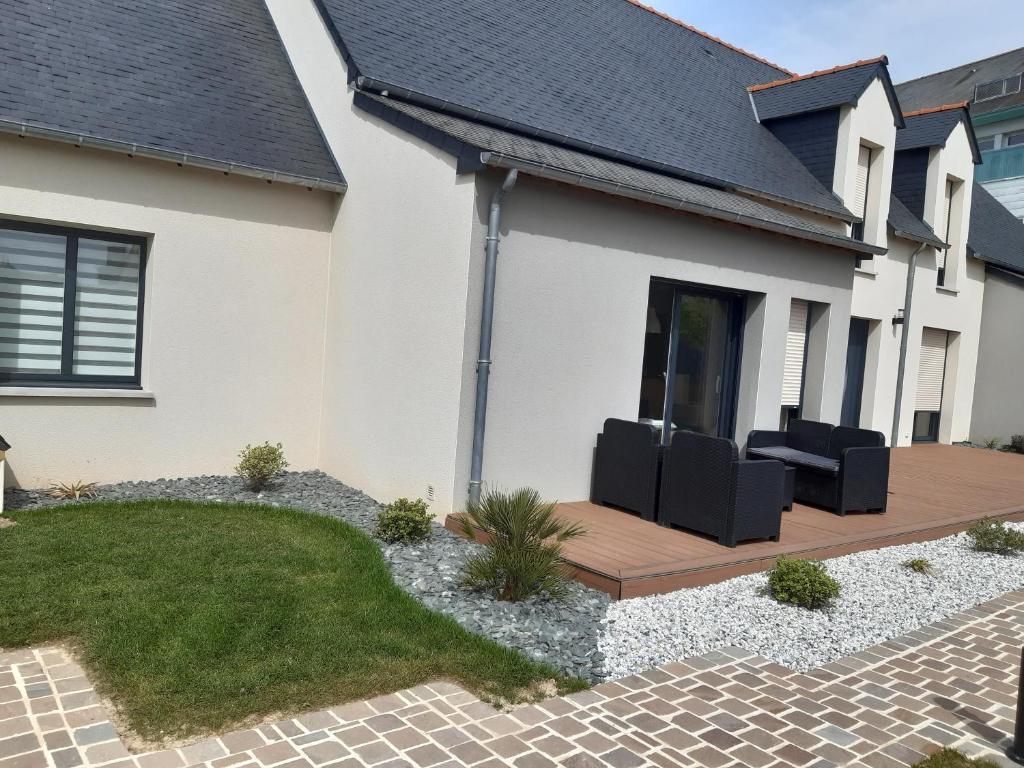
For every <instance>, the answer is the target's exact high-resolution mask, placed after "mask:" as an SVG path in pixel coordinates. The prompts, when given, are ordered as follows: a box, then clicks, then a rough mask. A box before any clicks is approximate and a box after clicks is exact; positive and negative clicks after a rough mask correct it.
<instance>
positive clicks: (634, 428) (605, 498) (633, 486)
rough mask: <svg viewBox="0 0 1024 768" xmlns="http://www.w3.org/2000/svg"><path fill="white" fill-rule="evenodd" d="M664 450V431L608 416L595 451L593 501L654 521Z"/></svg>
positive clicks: (591, 498) (591, 496) (591, 497)
mask: <svg viewBox="0 0 1024 768" xmlns="http://www.w3.org/2000/svg"><path fill="white" fill-rule="evenodd" d="M661 453H662V450H661V430H659V429H656V428H654V427H652V426H651V425H649V424H640V423H638V422H636V421H625V420H623V419H605V422H604V430H603V431H602V432H601V434H599V435H598V436H597V449H596V450H595V452H594V476H593V479H592V482H591V494H590V500H591V501H593V502H594V503H595V504H601V505H606V506H612V507H619V508H620V509H625V510H628V511H630V512H636V513H637V514H639V515H640V517H642V518H643V519H644V520H651V521H653V520H654V519H655V515H656V513H657V503H658V478H659V476H660V470H661Z"/></svg>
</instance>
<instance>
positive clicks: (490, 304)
mask: <svg viewBox="0 0 1024 768" xmlns="http://www.w3.org/2000/svg"><path fill="white" fill-rule="evenodd" d="M518 176H519V171H517V170H516V169H515V168H513V169H512V170H510V171H509V172H508V175H507V176H505V181H504V182H503V183H502V185H501V186H500V187H498V188H497V189H496V190H494V195H493V196H492V197H491V208H490V213H489V215H488V217H487V246H486V248H485V250H484V296H483V308H482V310H481V312H480V354H479V355H477V361H476V411H475V413H474V416H473V460H472V465H471V466H470V470H469V500H470V501H472V502H474V503H475V502H477V501H479V500H480V485H481V482H482V481H481V477H482V475H483V466H484V427H485V426H486V422H487V382H488V380H489V379H490V375H491V331H492V329H493V324H494V282H495V277H496V273H497V270H498V241H499V240H500V238H501V202H502V199H503V198H504V197H505V195H506V194H507V193H508V191H509V190H510V189H512V187H513V186H515V183H516V178H517V177H518Z"/></svg>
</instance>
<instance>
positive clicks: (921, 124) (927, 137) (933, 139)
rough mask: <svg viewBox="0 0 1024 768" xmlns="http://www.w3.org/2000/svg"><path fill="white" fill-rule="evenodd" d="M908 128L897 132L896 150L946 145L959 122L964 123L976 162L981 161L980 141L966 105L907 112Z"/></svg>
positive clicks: (905, 118)
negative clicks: (976, 136)
mask: <svg viewBox="0 0 1024 768" xmlns="http://www.w3.org/2000/svg"><path fill="white" fill-rule="evenodd" d="M903 117H904V120H905V121H906V124H907V125H906V128H903V129H901V130H899V131H897V132H896V151H897V152H902V151H903V150H905V149H918V148H920V147H944V146H946V139H948V138H949V134H951V133H952V132H953V129H954V128H955V127H956V126H957V123H963V124H964V127H965V128H966V129H967V138H968V139H969V140H970V143H971V153H972V154H973V155H974V162H975V164H978V163H980V162H981V152H980V151H979V150H978V141H977V139H975V137H974V128H973V127H972V126H971V118H970V115H969V114H968V112H967V109H966V106H965V105H961V104H958V105H950V106H949V107H948V108H942V109H933V110H928V111H925V112H921V113H918V114H914V113H912V112H911V113H908V114H905V115H904V116H903Z"/></svg>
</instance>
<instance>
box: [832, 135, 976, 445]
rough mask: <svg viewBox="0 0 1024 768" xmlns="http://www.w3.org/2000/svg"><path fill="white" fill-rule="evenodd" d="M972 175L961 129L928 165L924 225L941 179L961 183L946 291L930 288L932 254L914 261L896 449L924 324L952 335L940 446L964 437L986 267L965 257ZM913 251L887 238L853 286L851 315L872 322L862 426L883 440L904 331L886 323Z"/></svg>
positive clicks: (907, 423)
mask: <svg viewBox="0 0 1024 768" xmlns="http://www.w3.org/2000/svg"><path fill="white" fill-rule="evenodd" d="M973 169H974V166H973V161H972V159H971V153H970V145H969V143H968V140H967V134H966V132H965V131H964V128H963V126H962V125H960V126H957V128H956V129H954V131H953V133H952V134H951V136H950V137H949V139H948V140H947V143H946V147H945V148H941V149H940V148H935V149H933V150H932V152H931V155H930V159H929V167H928V180H927V184H928V190H927V193H926V196H925V215H924V218H925V221H927V222H928V223H929V224H932V223H934V222H935V221H936V220H937V219H936V217H937V216H938V212H939V208H940V206H941V197H942V184H943V183H944V181H945V179H946V178H947V177H953V178H956V179H960V180H964V181H966V183H964V184H962V185H961V186H960V190H961V195H962V196H963V199H962V203H961V205H960V208H959V212H960V215H959V217H958V218H957V220H956V221H954V222H953V225H952V226H951V230H950V237H951V240H953V241H954V242H953V243H952V244H953V248H952V249H951V250H950V254H949V255H948V256H947V265H948V266H947V273H946V274H947V276H946V285H947V287H940V286H938V285H937V284H936V283H937V278H936V251H935V249H934V248H925V249H924V250H923V251H922V252H921V253H920V254H919V256H918V261H917V271H916V273H915V279H914V298H913V304H912V309H911V318H910V323H909V325H908V326H906V332H907V334H908V336H907V339H908V342H907V367H906V374H905V379H904V387H903V400H902V405H901V408H900V430H899V441H898V445H909V444H910V443H911V432H912V427H913V416H914V401H915V398H916V394H917V373H918V365H919V359H920V349H921V329H922V328H923V327H925V326H928V327H932V328H940V329H943V330H947V331H951V332H953V334H951V337H950V341H951V344H950V349H949V350H948V352H947V364H946V377H945V382H944V387H943V402H942V415H941V417H940V421H939V439H940V440H941V441H942V442H946V443H948V442H954V441H958V440H965V439H967V437H968V434H969V432H970V424H971V408H972V405H973V400H974V377H975V365H976V361H977V354H978V340H979V334H980V326H981V308H982V299H983V296H984V281H985V270H984V266H983V265H982V264H981V263H980V262H978V261H976V260H974V259H968V258H967V256H966V233H967V217H968V216H969V212H970V204H971V201H970V193H971V185H970V179H971V178H972V174H973ZM916 247H917V245H916V244H914V243H911V242H909V241H905V240H901V239H899V238H895V237H890V238H889V253H888V254H886V255H883V256H876V257H875V258H874V259H873V260H872V261H871V262H867V263H866V264H865V269H864V270H858V272H857V274H856V278H855V283H854V292H853V308H852V314H853V315H854V316H855V317H862V318H867V319H869V320H873V321H875V322H873V323H872V324H871V336H870V338H869V343H868V361H867V370H866V372H865V380H864V396H863V399H862V401H861V403H862V407H861V426H863V427H866V428H870V429H876V430H878V431H880V432H882V433H883V434H885V435H886V437H887V438H888V437H890V436H891V434H892V419H893V411H894V407H895V398H896V376H897V372H898V369H899V346H900V334H901V332H902V330H901V329H903V328H904V326H899V325H897V326H894V325H893V324H892V318H893V317H894V316H895V315H896V311H897V310H898V309H901V308H903V305H904V298H905V293H906V280H907V269H908V264H909V261H910V255H911V253H912V252H913V251H914V249H915V248H916ZM954 334H955V335H954Z"/></svg>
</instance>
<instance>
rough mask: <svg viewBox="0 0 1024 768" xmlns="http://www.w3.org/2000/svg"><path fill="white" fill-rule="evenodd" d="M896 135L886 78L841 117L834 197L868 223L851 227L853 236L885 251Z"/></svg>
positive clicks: (869, 89)
mask: <svg viewBox="0 0 1024 768" xmlns="http://www.w3.org/2000/svg"><path fill="white" fill-rule="evenodd" d="M896 130H897V128H896V125H895V123H894V122H893V109H892V102H891V101H890V99H889V96H888V94H887V93H886V88H885V85H884V83H883V82H882V80H881V78H876V79H875V80H874V81H872V83H871V84H870V85H869V86H868V87H867V89H866V90H865V91H864V93H863V95H862V96H861V97H860V99H859V100H858V101H857V103H856V104H855V105H846V106H844V107H842V109H841V110H840V113H839V135H838V137H837V142H836V158H835V171H834V172H833V175H832V179H833V181H832V191H833V192H835V193H836V195H838V196H839V198H840V199H841V200H842V201H843V204H844V205H845V206H846V207H847V208H848V209H849V210H850V212H851V213H853V214H854V215H855V216H858V217H859V218H861V219H862V220H863V222H862V223H861V224H854V225H853V226H852V227H851V235H852V236H854V237H857V238H858V239H861V240H863V241H864V242H866V243H871V244H872V245H878V246H881V247H883V248H885V247H887V246H888V242H887V240H888V229H887V221H888V218H889V190H890V189H891V187H892V163H893V153H894V151H895V146H896Z"/></svg>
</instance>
